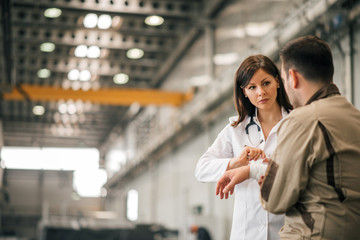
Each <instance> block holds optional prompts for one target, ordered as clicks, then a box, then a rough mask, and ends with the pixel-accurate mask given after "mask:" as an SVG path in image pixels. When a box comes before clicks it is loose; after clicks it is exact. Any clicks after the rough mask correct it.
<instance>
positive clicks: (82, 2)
mask: <svg viewBox="0 0 360 240" xmlns="http://www.w3.org/2000/svg"><path fill="white" fill-rule="evenodd" d="M223 2H225V1H224V0H221V1H219V0H212V1H201V0H156V1H155V0H3V1H1V13H0V14H1V25H0V28H1V29H0V34H1V35H0V89H1V91H0V94H1V103H0V119H1V123H2V135H3V136H2V139H3V140H2V141H3V143H2V145H3V146H34V147H55V146H56V147H96V148H99V147H101V145H102V144H103V142H104V141H106V139H107V138H108V136H109V134H110V133H111V131H112V129H113V128H114V126H119V125H124V126H126V124H127V123H128V122H129V121H131V113H132V112H135V113H136V112H139V111H136V110H134V109H140V111H141V107H142V106H146V105H148V104H156V105H172V106H180V105H182V104H183V103H184V102H185V101H186V100H187V98H188V95H187V93H182V92H165V91H162V90H161V85H162V82H163V81H164V79H165V78H166V76H167V75H168V74H169V72H170V71H171V69H172V68H173V66H174V64H176V62H177V61H178V60H179V59H180V58H181V56H182V55H183V53H184V52H185V51H186V49H187V48H188V47H189V46H190V45H191V44H192V42H193V41H194V40H195V39H196V38H197V36H198V34H199V32H200V31H201V28H200V27H199V26H200V25H201V24H202V22H203V21H206V20H207V19H209V18H211V17H212V16H213V15H214V14H215V13H216V11H217V10H218V9H219V7H220V6H221V5H222V4H223ZM48 13H50V14H55V16H50V15H47V14H48ZM56 15H57V16H56ZM151 16H156V17H160V18H155V19H154V18H153V19H152V23H151V22H150V23H146V22H145V20H146V19H147V20H149V18H148V17H151ZM91 18H93V19H94V18H95V19H97V20H98V22H97V24H96V23H91V22H90V25H89V24H87V23H86V19H91ZM109 19H110V22H109ZM101 21H102V22H104V23H105V26H101V25H100V22H101ZM150 21H151V19H150ZM162 21H163V22H162ZM106 23H108V26H106ZM151 24H152V25H151ZM81 48H82V50H84V49H85V50H84V51H85V52H82V51H81ZM129 50H132V53H131V51H129ZM131 54H133V55H134V54H135V56H130V55H131ZM136 55H137V56H136ZM117 74H118V75H117ZM0 127H1V126H0ZM0 130H1V128H0ZM0 132H1V131H0ZM0 139H1V137H0Z"/></svg>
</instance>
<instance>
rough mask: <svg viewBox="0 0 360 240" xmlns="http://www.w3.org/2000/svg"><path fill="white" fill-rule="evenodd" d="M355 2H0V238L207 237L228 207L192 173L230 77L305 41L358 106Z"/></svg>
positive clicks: (222, 108)
mask: <svg viewBox="0 0 360 240" xmlns="http://www.w3.org/2000/svg"><path fill="white" fill-rule="evenodd" d="M359 14H360V3H359V1H358V0H207V1H205V0H2V1H1V11H0V17H1V23H0V97H1V100H0V151H1V152H0V153H1V161H0V164H1V165H0V166H1V167H0V239H11V240H17V239H19V240H20V239H21V240H35V239H39V240H50V239H54V240H57V239H62V240H67V239H87V240H91V239H104V240H107V239H109V240H110V239H111V240H116V239H131V240H141V239H144V240H147V239H156V240H159V239H168V240H170V239H173V240H175V239H179V240H188V239H195V236H194V235H193V234H191V233H190V226H191V225H192V224H197V225H199V226H204V227H206V228H207V229H208V230H209V232H210V234H211V235H212V238H213V239H216V240H226V239H229V236H230V228H231V221H232V214H233V198H230V199H228V200H219V199H218V198H216V196H215V183H206V184H205V183H200V182H198V181H197V180H196V179H195V177H194V170H195V166H196V164H197V161H198V159H199V157H200V156H201V155H202V154H203V153H204V152H205V151H206V150H207V148H208V147H209V146H210V145H211V144H212V142H213V141H214V139H215V137H216V136H217V134H218V133H219V132H220V130H221V129H222V128H223V127H224V126H225V125H226V124H227V123H228V117H230V116H233V115H236V111H235V108H234V107H233V101H232V91H233V78H234V73H235V70H236V69H237V67H238V66H239V64H240V63H241V61H242V60H243V59H244V58H246V57H247V56H248V55H251V54H256V53H261V54H265V55H267V56H269V57H270V58H271V59H272V60H274V61H275V62H276V63H277V64H278V66H279V67H280V63H279V57H278V50H279V49H280V48H281V47H282V46H283V45H284V43H286V42H287V41H289V40H291V39H293V38H295V37H298V36H301V35H306V34H312V35H316V36H318V37H320V38H322V39H324V40H326V41H327V42H329V44H330V46H331V49H332V51H333V57H334V63H335V76H334V81H335V83H336V84H337V85H338V87H339V88H340V91H341V93H342V95H343V96H345V97H346V98H347V99H348V100H349V101H351V102H352V103H353V104H354V105H355V106H356V107H357V108H360V94H359V93H360V82H359V80H358V79H359V78H360V68H358V67H356V66H359V65H360V54H359V48H360V29H359Z"/></svg>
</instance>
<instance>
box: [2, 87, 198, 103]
mask: <svg viewBox="0 0 360 240" xmlns="http://www.w3.org/2000/svg"><path fill="white" fill-rule="evenodd" d="M21 90H22V91H23V92H24V93H26V95H27V96H28V97H29V98H30V100H32V101H58V100H61V99H62V100H69V99H72V100H82V101H90V102H92V103H98V104H106V105H122V106H128V105H131V104H132V103H135V102H136V103H138V104H140V105H141V106H146V105H173V106H181V105H182V104H184V103H185V102H187V101H190V100H191V99H192V97H193V94H194V91H193V90H190V91H189V92H187V93H182V92H175V91H163V90H154V89H110V88H109V89H99V90H88V91H83V90H77V91H75V90H72V89H63V88H60V87H53V86H35V85H21ZM3 98H4V99H5V100H25V97H24V94H22V93H21V92H20V91H19V90H18V89H17V88H13V91H12V92H11V93H4V94H3Z"/></svg>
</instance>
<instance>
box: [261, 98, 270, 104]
mask: <svg viewBox="0 0 360 240" xmlns="http://www.w3.org/2000/svg"><path fill="white" fill-rule="evenodd" d="M267 101H269V99H261V100H260V101H259V103H266V102H267Z"/></svg>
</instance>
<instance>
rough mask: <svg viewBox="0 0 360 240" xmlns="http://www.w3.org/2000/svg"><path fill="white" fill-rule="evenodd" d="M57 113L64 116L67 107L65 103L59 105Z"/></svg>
mask: <svg viewBox="0 0 360 240" xmlns="http://www.w3.org/2000/svg"><path fill="white" fill-rule="evenodd" d="M58 110H59V112H60V113H61V114H65V113H66V112H67V105H66V103H62V104H60V105H59V108H58Z"/></svg>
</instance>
